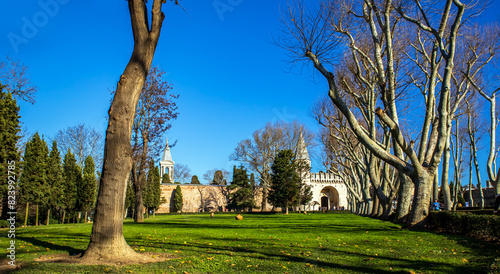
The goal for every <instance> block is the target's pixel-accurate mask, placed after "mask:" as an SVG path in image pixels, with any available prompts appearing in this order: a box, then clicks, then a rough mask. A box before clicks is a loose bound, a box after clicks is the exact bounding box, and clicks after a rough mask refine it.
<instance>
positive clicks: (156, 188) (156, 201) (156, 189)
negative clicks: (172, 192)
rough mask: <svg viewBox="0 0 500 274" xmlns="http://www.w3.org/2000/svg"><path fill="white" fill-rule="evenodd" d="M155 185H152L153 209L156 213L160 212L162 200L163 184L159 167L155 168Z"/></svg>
mask: <svg viewBox="0 0 500 274" xmlns="http://www.w3.org/2000/svg"><path fill="white" fill-rule="evenodd" d="M153 176H154V177H153V180H152V182H153V185H152V189H153V191H152V193H153V197H152V199H151V200H152V207H153V208H154V211H155V212H156V210H158V208H160V200H161V182H160V169H159V168H158V167H155V168H154V172H153Z"/></svg>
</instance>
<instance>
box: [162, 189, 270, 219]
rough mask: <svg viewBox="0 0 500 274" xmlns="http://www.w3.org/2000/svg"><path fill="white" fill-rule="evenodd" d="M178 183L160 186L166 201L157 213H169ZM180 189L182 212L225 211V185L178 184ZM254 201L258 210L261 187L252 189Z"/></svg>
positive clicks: (172, 208)
mask: <svg viewBox="0 0 500 274" xmlns="http://www.w3.org/2000/svg"><path fill="white" fill-rule="evenodd" d="M177 186H178V185H176V184H168V185H162V186H161V196H162V197H163V198H165V201H166V203H163V204H161V205H160V208H159V209H158V211H157V212H158V213H169V212H172V211H173V210H174V195H175V188H176V187H177ZM180 186H181V191H182V201H183V206H182V212H199V211H225V209H226V207H227V203H228V198H227V197H228V195H229V192H228V190H227V188H226V186H214V185H180ZM254 199H255V203H256V204H257V206H258V207H259V209H254V210H253V211H260V206H261V203H262V188H260V187H258V188H256V189H255V191H254ZM271 209H272V206H271V205H269V204H267V205H266V208H264V211H271Z"/></svg>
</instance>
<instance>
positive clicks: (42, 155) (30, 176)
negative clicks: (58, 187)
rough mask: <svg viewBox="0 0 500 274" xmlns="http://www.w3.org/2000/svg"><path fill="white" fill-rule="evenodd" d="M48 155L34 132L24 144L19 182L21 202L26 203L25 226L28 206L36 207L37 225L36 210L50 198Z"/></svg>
mask: <svg viewBox="0 0 500 274" xmlns="http://www.w3.org/2000/svg"><path fill="white" fill-rule="evenodd" d="M48 154H49V148H48V147H47V143H45V141H44V140H42V138H40V135H39V134H38V132H36V133H35V134H34V135H33V137H31V139H30V140H29V142H28V143H27V144H26V149H25V151H24V166H23V173H22V176H21V178H20V182H19V191H20V196H21V201H22V202H24V203H26V216H25V221H24V223H25V225H26V224H27V221H28V220H27V219H28V210H29V205H30V204H33V205H36V210H37V213H36V219H35V225H38V208H39V206H42V207H43V206H46V205H47V204H48V201H49V198H50V197H49V194H50V193H49V192H50V186H49V184H48V183H47V163H48V157H49V155H48Z"/></svg>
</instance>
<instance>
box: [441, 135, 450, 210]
mask: <svg viewBox="0 0 500 274" xmlns="http://www.w3.org/2000/svg"><path fill="white" fill-rule="evenodd" d="M449 171H450V137H449V136H448V141H447V142H446V145H445V149H444V153H443V169H442V171H441V193H442V194H443V200H444V210H448V211H449V210H451V206H452V203H451V195H450V186H449V185H448V181H449V179H448V173H449Z"/></svg>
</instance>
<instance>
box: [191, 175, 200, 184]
mask: <svg viewBox="0 0 500 274" xmlns="http://www.w3.org/2000/svg"><path fill="white" fill-rule="evenodd" d="M191 184H192V185H199V184H201V183H200V180H198V176H196V175H193V177H191Z"/></svg>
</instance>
